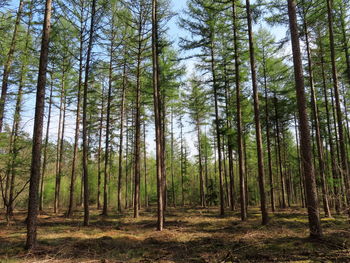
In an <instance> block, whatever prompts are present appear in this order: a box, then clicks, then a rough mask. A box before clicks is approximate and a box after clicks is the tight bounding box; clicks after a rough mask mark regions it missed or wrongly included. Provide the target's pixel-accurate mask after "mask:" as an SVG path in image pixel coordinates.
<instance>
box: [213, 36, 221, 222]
mask: <svg viewBox="0 0 350 263" xmlns="http://www.w3.org/2000/svg"><path fill="white" fill-rule="evenodd" d="M211 34H213V33H211ZM213 37H214V36H213V35H212V36H211V47H210V52H211V54H210V56H211V58H210V59H211V73H212V77H213V90H214V108H215V132H216V143H217V151H218V168H219V187H220V215H221V216H223V215H224V214H225V200H224V186H223V169H222V153H221V138H220V123H219V105H218V104H219V102H218V91H217V89H218V85H217V80H216V69H215V55H214V43H213V41H214V40H213Z"/></svg>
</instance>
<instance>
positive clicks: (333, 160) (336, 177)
mask: <svg viewBox="0 0 350 263" xmlns="http://www.w3.org/2000/svg"><path fill="white" fill-rule="evenodd" d="M319 47H320V59H321V74H322V86H323V95H324V102H325V109H326V116H327V133H328V144H329V150H330V157H331V167H332V177H333V181H334V183H333V184H334V195H335V211H336V213H337V214H339V213H340V202H339V200H340V196H339V183H340V181H339V174H338V170H337V163H336V160H337V158H336V156H335V150H334V144H333V136H332V128H331V119H330V117H329V116H330V112H329V104H328V103H329V102H328V96H327V83H326V74H325V68H324V64H325V61H324V51H323V43H322V39H321V38H320V41H319Z"/></svg>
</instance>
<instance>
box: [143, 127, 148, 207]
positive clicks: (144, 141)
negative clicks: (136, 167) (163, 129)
mask: <svg viewBox="0 0 350 263" xmlns="http://www.w3.org/2000/svg"><path fill="white" fill-rule="evenodd" d="M143 157H144V158H143V169H144V174H145V207H148V191H147V189H148V187H147V174H148V172H147V150H146V120H144V122H143Z"/></svg>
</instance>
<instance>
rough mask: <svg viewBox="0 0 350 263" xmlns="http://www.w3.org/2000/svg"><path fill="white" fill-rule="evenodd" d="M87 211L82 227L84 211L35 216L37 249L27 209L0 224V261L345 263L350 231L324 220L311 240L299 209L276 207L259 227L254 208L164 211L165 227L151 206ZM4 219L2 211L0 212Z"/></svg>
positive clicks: (349, 256) (349, 259)
mask: <svg viewBox="0 0 350 263" xmlns="http://www.w3.org/2000/svg"><path fill="white" fill-rule="evenodd" d="M98 213H99V212H98V211H93V212H92V217H91V225H90V226H89V227H83V226H82V222H81V218H82V214H81V212H77V213H76V214H75V217H74V218H72V219H66V218H64V216H63V215H54V214H52V213H46V214H43V215H41V216H40V218H39V222H40V226H39V232H38V237H39V246H38V249H37V250H36V251H34V252H33V253H32V254H28V253H26V251H25V250H24V249H23V245H24V241H25V235H26V232H25V231H26V228H25V224H24V223H23V221H24V217H25V214H24V213H20V212H18V213H17V214H16V216H15V220H16V221H15V222H14V223H13V224H11V225H10V226H6V224H5V222H4V221H0V227H1V228H0V229H1V230H0V262H1V263H2V262H144V263H146V262H162V263H165V262H169V263H170V262H184V263H185V262H350V231H349V230H348V229H349V225H348V223H347V221H346V218H345V217H343V216H339V217H336V218H334V219H323V220H322V221H323V227H324V234H325V235H324V238H323V239H322V240H320V241H313V240H310V239H308V223H307V215H306V214H305V212H304V211H301V210H298V209H289V210H284V211H279V212H277V213H275V215H274V216H272V218H271V221H270V223H269V225H268V226H264V227H263V226H261V225H260V218H259V213H258V210H257V209H251V210H250V217H249V220H248V221H247V222H241V221H240V219H239V215H238V214H236V213H228V214H227V215H226V216H225V217H219V216H217V215H218V211H217V210H216V209H195V208H178V209H169V210H168V211H167V217H166V220H167V221H166V230H164V231H163V232H157V231H156V221H155V220H156V218H155V210H154V209H153V210H152V209H148V210H147V211H143V212H142V213H141V217H140V218H138V219H133V218H132V217H131V213H129V212H125V213H124V214H123V215H117V214H114V213H112V212H111V214H110V215H109V216H108V217H101V216H99V214H98ZM1 218H3V217H2V215H1Z"/></svg>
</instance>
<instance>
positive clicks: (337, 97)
mask: <svg viewBox="0 0 350 263" xmlns="http://www.w3.org/2000/svg"><path fill="white" fill-rule="evenodd" d="M327 15H328V30H329V44H330V51H331V65H332V79H333V89H334V97H335V109H336V113H337V124H338V135H339V146H340V160H341V174H342V176H343V178H344V181H345V188H346V197H347V202H348V203H347V212H348V215H349V217H350V186H349V185H348V183H347V182H349V180H348V177H349V174H348V172H349V169H348V160H347V154H346V149H345V140H344V131H343V114H342V112H341V106H340V95H339V83H338V73H337V67H336V62H335V60H336V54H335V47H334V33H333V14H332V3H331V0H327Z"/></svg>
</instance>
